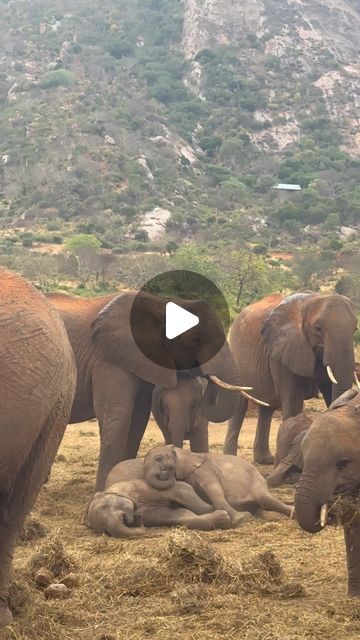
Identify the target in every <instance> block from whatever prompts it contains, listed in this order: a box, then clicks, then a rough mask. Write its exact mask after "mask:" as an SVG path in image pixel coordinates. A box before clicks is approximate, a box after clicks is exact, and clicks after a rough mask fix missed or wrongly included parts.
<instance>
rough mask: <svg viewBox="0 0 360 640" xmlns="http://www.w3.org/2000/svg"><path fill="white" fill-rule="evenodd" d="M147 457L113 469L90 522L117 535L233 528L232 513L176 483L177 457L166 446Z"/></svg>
mask: <svg viewBox="0 0 360 640" xmlns="http://www.w3.org/2000/svg"><path fill="white" fill-rule="evenodd" d="M160 449H161V450H159V449H153V450H151V451H150V452H149V453H148V454H147V456H146V457H145V459H144V460H143V459H139V458H138V459H137V460H126V461H124V462H121V463H119V464H118V465H117V466H116V467H114V469H113V470H112V471H111V473H110V474H109V477H108V481H107V484H106V488H105V490H104V491H101V492H100V491H99V492H97V493H96V494H95V496H94V498H93V499H92V500H91V502H90V504H89V506H88V510H87V513H86V519H85V520H86V522H87V524H88V525H89V526H90V527H91V528H92V529H93V531H95V533H107V534H108V535H111V536H114V537H134V536H141V535H144V534H145V526H146V527H156V526H165V527H171V526H176V525H182V526H186V527H188V528H189V529H200V530H202V531H209V530H211V529H228V528H229V527H230V526H231V521H230V517H229V515H228V514H227V513H226V511H224V510H216V511H214V510H213V507H212V506H210V505H209V504H208V503H207V502H204V500H202V499H201V498H200V497H199V496H198V495H197V493H195V491H194V489H193V488H192V487H191V486H190V485H189V484H187V483H186V482H177V481H175V471H176V468H175V456H174V453H173V451H172V449H170V450H168V448H167V447H161V448H160Z"/></svg>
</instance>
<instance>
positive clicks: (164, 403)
mask: <svg viewBox="0 0 360 640" xmlns="http://www.w3.org/2000/svg"><path fill="white" fill-rule="evenodd" d="M202 384H203V381H201V380H200V379H199V378H194V377H193V376H190V375H186V374H178V383H177V385H176V387H173V388H171V389H164V388H163V387H155V389H154V391H153V401H152V413H153V416H154V418H155V420H156V422H157V424H158V425H159V427H160V429H161V431H162V432H163V435H164V438H165V443H166V444H174V445H175V446H176V447H180V448H182V446H183V442H184V440H190V448H191V451H196V452H207V451H209V441H208V420H206V418H204V416H202V415H201V401H202V397H203V393H204V389H203V386H202Z"/></svg>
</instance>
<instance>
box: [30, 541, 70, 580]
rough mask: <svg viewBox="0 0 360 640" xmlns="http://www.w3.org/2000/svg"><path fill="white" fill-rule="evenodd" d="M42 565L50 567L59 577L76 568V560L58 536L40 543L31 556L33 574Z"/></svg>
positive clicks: (31, 571)
mask: <svg viewBox="0 0 360 640" xmlns="http://www.w3.org/2000/svg"><path fill="white" fill-rule="evenodd" d="M42 567H45V568H46V569H49V570H50V571H52V572H53V574H54V575H55V576H57V577H59V576H61V577H63V576H65V575H66V574H68V573H71V572H73V571H74V569H76V565H75V561H74V560H73V559H72V558H70V557H69V556H68V555H67V554H66V553H65V550H64V547H63V544H62V542H61V540H59V538H57V537H54V538H51V539H50V540H49V541H48V542H45V543H44V544H42V545H40V547H38V549H37V551H36V552H35V553H34V555H33V557H32V558H31V560H30V563H29V570H30V573H31V575H32V576H35V574H36V572H37V571H38V570H39V569H41V568H42Z"/></svg>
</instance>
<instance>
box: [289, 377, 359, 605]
mask: <svg viewBox="0 0 360 640" xmlns="http://www.w3.org/2000/svg"><path fill="white" fill-rule="evenodd" d="M301 448H302V455H303V461H304V467H303V473H302V475H301V478H300V481H299V484H298V486H297V489H296V494H295V513H296V519H297V521H298V523H299V524H300V526H301V527H302V529H304V530H305V531H308V532H310V533H317V532H318V531H321V524H320V510H321V507H322V505H324V504H326V503H331V502H332V501H333V500H334V498H336V496H339V495H342V494H348V493H350V492H351V491H356V492H358V490H359V488H360V395H359V394H358V393H357V392H356V391H355V390H353V389H352V390H349V391H347V392H346V393H345V394H343V396H341V397H340V398H338V399H337V400H336V401H335V402H334V403H333V404H332V405H331V406H330V408H329V410H328V411H326V412H324V413H323V414H321V415H318V416H317V417H316V418H315V419H314V421H313V423H312V425H311V427H310V429H309V430H308V432H307V434H306V436H305V437H304V439H303V442H302V447H301ZM344 535H345V544H346V555H347V568H348V594H349V595H350V596H357V597H360V519H359V517H356V518H354V519H353V520H352V521H350V522H348V523H347V524H345V525H344Z"/></svg>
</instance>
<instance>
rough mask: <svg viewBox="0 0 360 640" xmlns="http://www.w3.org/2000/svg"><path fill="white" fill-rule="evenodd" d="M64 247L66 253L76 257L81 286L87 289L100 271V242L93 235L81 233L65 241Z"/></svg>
mask: <svg viewBox="0 0 360 640" xmlns="http://www.w3.org/2000/svg"><path fill="white" fill-rule="evenodd" d="M64 245H65V249H66V251H67V252H68V253H69V254H70V255H72V256H74V257H75V259H76V262H77V275H78V278H79V281H80V284H81V286H82V287H86V285H87V284H88V282H89V280H90V279H91V278H92V277H95V276H96V274H97V272H98V269H99V256H100V247H101V242H100V240H99V239H98V238H97V237H96V236H94V235H92V234H87V233H81V234H79V235H77V236H72V238H68V239H67V240H65V243H64Z"/></svg>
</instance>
